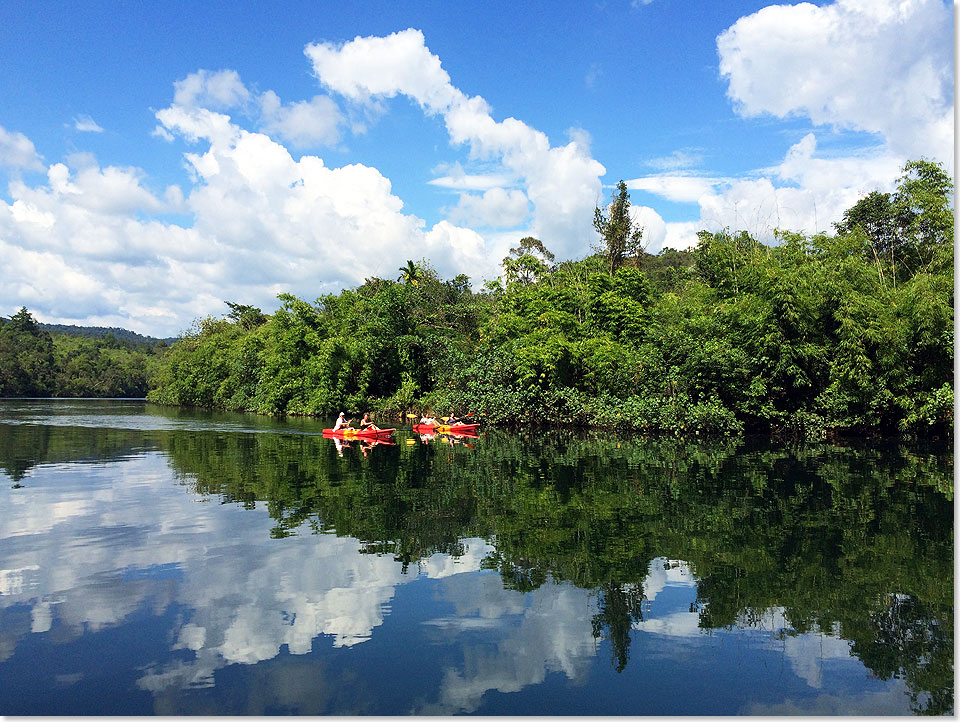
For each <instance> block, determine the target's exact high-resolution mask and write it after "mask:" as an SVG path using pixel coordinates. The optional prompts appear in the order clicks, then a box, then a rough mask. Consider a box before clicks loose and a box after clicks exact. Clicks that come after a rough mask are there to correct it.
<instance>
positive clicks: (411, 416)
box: [407, 414, 417, 419]
mask: <svg viewBox="0 0 960 722" xmlns="http://www.w3.org/2000/svg"><path fill="white" fill-rule="evenodd" d="M407 418H408V419H415V418H417V415H416V414H407Z"/></svg>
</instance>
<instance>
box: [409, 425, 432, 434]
mask: <svg viewBox="0 0 960 722" xmlns="http://www.w3.org/2000/svg"><path fill="white" fill-rule="evenodd" d="M436 430H437V427H436V426H434V425H433V424H414V425H413V431H414V433H417V434H433V433H435V432H436Z"/></svg>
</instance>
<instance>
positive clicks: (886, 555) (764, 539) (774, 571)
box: [0, 426, 953, 713]
mask: <svg viewBox="0 0 960 722" xmlns="http://www.w3.org/2000/svg"><path fill="white" fill-rule="evenodd" d="M75 433H80V434H82V435H90V436H91V438H90V439H86V438H85V439H79V438H73V439H69V438H67V437H66V436H64V434H75ZM2 434H5V436H0V468H2V469H4V470H5V471H6V472H7V473H8V474H10V475H11V476H13V478H14V479H17V478H18V477H17V476H16V475H15V474H20V475H21V476H22V474H23V473H24V469H26V468H29V466H30V465H31V464H34V463H42V462H43V461H44V460H45V459H48V458H61V457H62V456H64V455H69V447H76V448H79V447H80V446H81V445H82V444H89V443H92V444H93V448H96V449H99V450H100V451H98V452H97V454H102V455H109V454H110V453H115V454H118V455H124V454H127V453H131V451H132V450H134V449H136V448H143V447H144V445H145V444H147V442H146V441H145V439H144V435H143V434H139V433H136V432H122V431H120V430H91V429H86V430H70V431H69V432H66V431H62V430H57V431H56V432H54V433H53V436H50V432H48V431H44V432H43V433H41V432H40V431H39V430H38V429H37V427H31V428H27V427H3V426H0V435H2ZM152 438H153V441H152V442H151V443H155V444H156V445H157V446H158V447H159V448H161V449H163V450H164V451H165V452H166V453H167V454H168V455H169V458H170V463H171V465H172V466H173V468H174V470H175V471H176V472H177V474H178V476H179V478H180V480H181V483H184V484H185V485H187V486H189V487H190V488H191V489H192V490H193V491H195V492H197V493H200V494H206V495H216V496H218V497H219V498H220V499H221V500H222V501H223V502H225V503H239V504H243V505H246V506H252V505H253V504H256V503H257V502H262V503H265V504H266V506H267V509H268V511H269V514H270V516H271V517H272V518H273V520H274V526H273V529H272V532H271V534H272V536H274V537H277V538H282V537H285V536H288V535H291V534H303V533H336V534H338V535H346V536H351V537H355V538H357V539H359V540H361V542H362V545H363V550H364V551H365V552H367V553H376V554H390V555H393V557H394V558H395V559H396V560H397V561H398V562H399V563H401V564H403V565H404V566H405V567H406V566H407V565H410V564H416V563H418V562H419V561H420V560H421V559H423V558H425V557H427V556H429V555H431V554H434V553H437V552H444V553H450V554H454V555H456V554H458V550H459V549H460V541H459V540H461V539H463V538H465V537H476V536H482V537H485V538H487V539H490V540H492V541H493V543H494V545H495V547H496V551H495V552H494V553H493V554H491V555H490V556H489V557H488V558H487V559H486V560H485V562H484V566H485V567H487V568H490V569H496V570H497V571H498V572H499V573H500V575H501V579H502V582H503V584H504V586H506V587H508V588H512V589H516V590H519V591H521V592H526V591H530V590H533V589H536V588H537V587H539V586H541V585H543V584H545V583H549V582H556V581H569V582H572V583H573V584H575V585H577V586H580V587H582V588H586V589H591V590H596V595H597V605H598V611H597V614H596V615H595V616H594V617H593V618H592V619H591V620H590V622H591V624H592V629H593V633H594V635H595V636H596V637H597V638H604V639H607V640H608V641H609V643H610V645H611V654H612V663H613V665H614V666H615V667H616V668H617V669H618V670H622V669H624V668H625V666H626V665H627V663H628V659H629V646H630V638H631V630H632V628H633V626H634V624H635V623H637V622H639V621H640V620H642V618H643V611H642V602H643V595H642V588H643V587H642V582H643V580H644V578H645V577H646V575H647V573H648V569H649V565H650V562H651V560H652V559H654V558H656V557H669V558H672V559H683V560H686V561H687V562H688V563H689V565H690V568H691V570H692V571H693V573H694V574H695V575H696V577H697V580H698V581H697V604H696V608H697V609H698V610H699V624H700V626H701V627H702V628H705V629H707V628H722V627H731V626H736V625H740V624H743V623H745V622H746V621H749V619H750V618H751V617H757V616H759V615H761V614H762V613H763V612H764V610H768V609H783V610H784V616H785V618H786V619H787V620H788V621H789V624H790V625H791V629H789V630H786V633H791V634H792V633H804V632H809V631H814V630H818V629H819V630H824V631H826V632H828V633H834V632H836V633H839V634H840V635H841V636H842V637H843V638H845V639H848V640H850V641H851V643H852V650H853V653H854V654H855V655H856V656H857V657H859V658H860V659H861V660H862V661H863V663H864V664H865V665H866V666H867V667H869V668H870V669H871V671H872V672H873V674H874V675H876V676H877V677H879V678H883V679H888V678H890V677H895V676H896V677H903V678H904V679H905V681H906V683H907V685H908V688H909V689H910V691H911V695H912V699H913V704H914V707H915V709H916V710H917V711H923V712H933V713H937V712H941V713H942V712H949V711H951V710H952V709H953V563H952V559H953V510H952V493H953V492H952V478H953V468H952V456H951V455H950V453H949V449H943V448H940V449H937V448H922V447H916V446H914V447H906V446H889V447H885V448H884V447H879V446H877V445H862V446H831V445H816V446H798V447H795V448H788V447H778V446H775V445H772V444H770V443H766V442H762V443H761V442H752V441H742V440H740V441H727V440H712V441H704V442H690V441H683V440H677V439H671V440H651V439H641V438H637V439H625V438H620V439H617V438H614V437H605V436H603V435H599V434H577V433H563V432H553V433H547V434H542V435H539V436H536V437H532V438H527V437H525V436H523V435H509V434H505V433H494V434H488V435H487V436H485V437H484V438H482V439H480V440H479V441H478V442H477V443H476V444H475V447H476V448H475V449H468V448H465V447H459V446H458V447H451V446H440V445H436V444H430V445H423V444H419V443H418V444H414V445H410V446H408V445H405V444H402V443H401V444H400V445H398V446H396V447H385V448H379V447H378V448H376V449H373V450H371V452H370V453H369V454H367V455H366V456H364V455H361V454H360V453H345V454H344V456H343V457H340V456H338V455H337V453H336V450H335V449H334V446H333V444H332V442H330V441H329V440H327V439H323V438H321V437H319V436H316V435H310V434H304V433H282V432H277V433H222V432H221V433H215V432H196V431H191V432H165V433H156V432H155V433H154V434H152ZM88 448H89V447H88ZM350 451H353V450H350Z"/></svg>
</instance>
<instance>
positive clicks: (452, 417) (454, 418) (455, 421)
mask: <svg viewBox="0 0 960 722" xmlns="http://www.w3.org/2000/svg"><path fill="white" fill-rule="evenodd" d="M447 423H448V424H450V426H453V425H454V424H459V423H460V417H459V416H455V415H454V413H453V409H451V410H450V418H449V419H447Z"/></svg>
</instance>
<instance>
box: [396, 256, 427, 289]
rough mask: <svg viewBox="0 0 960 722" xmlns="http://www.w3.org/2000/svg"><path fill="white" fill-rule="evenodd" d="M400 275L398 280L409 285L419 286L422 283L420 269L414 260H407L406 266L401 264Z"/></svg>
mask: <svg viewBox="0 0 960 722" xmlns="http://www.w3.org/2000/svg"><path fill="white" fill-rule="evenodd" d="M399 270H400V275H399V276H398V277H397V280H398V281H403V282H404V283H406V284H407V285H408V286H418V285H420V280H421V275H422V274H421V273H420V269H419V267H418V266H417V264H416V263H414V262H413V261H409V260H408V261H407V265H406V266H400V269H399Z"/></svg>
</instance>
